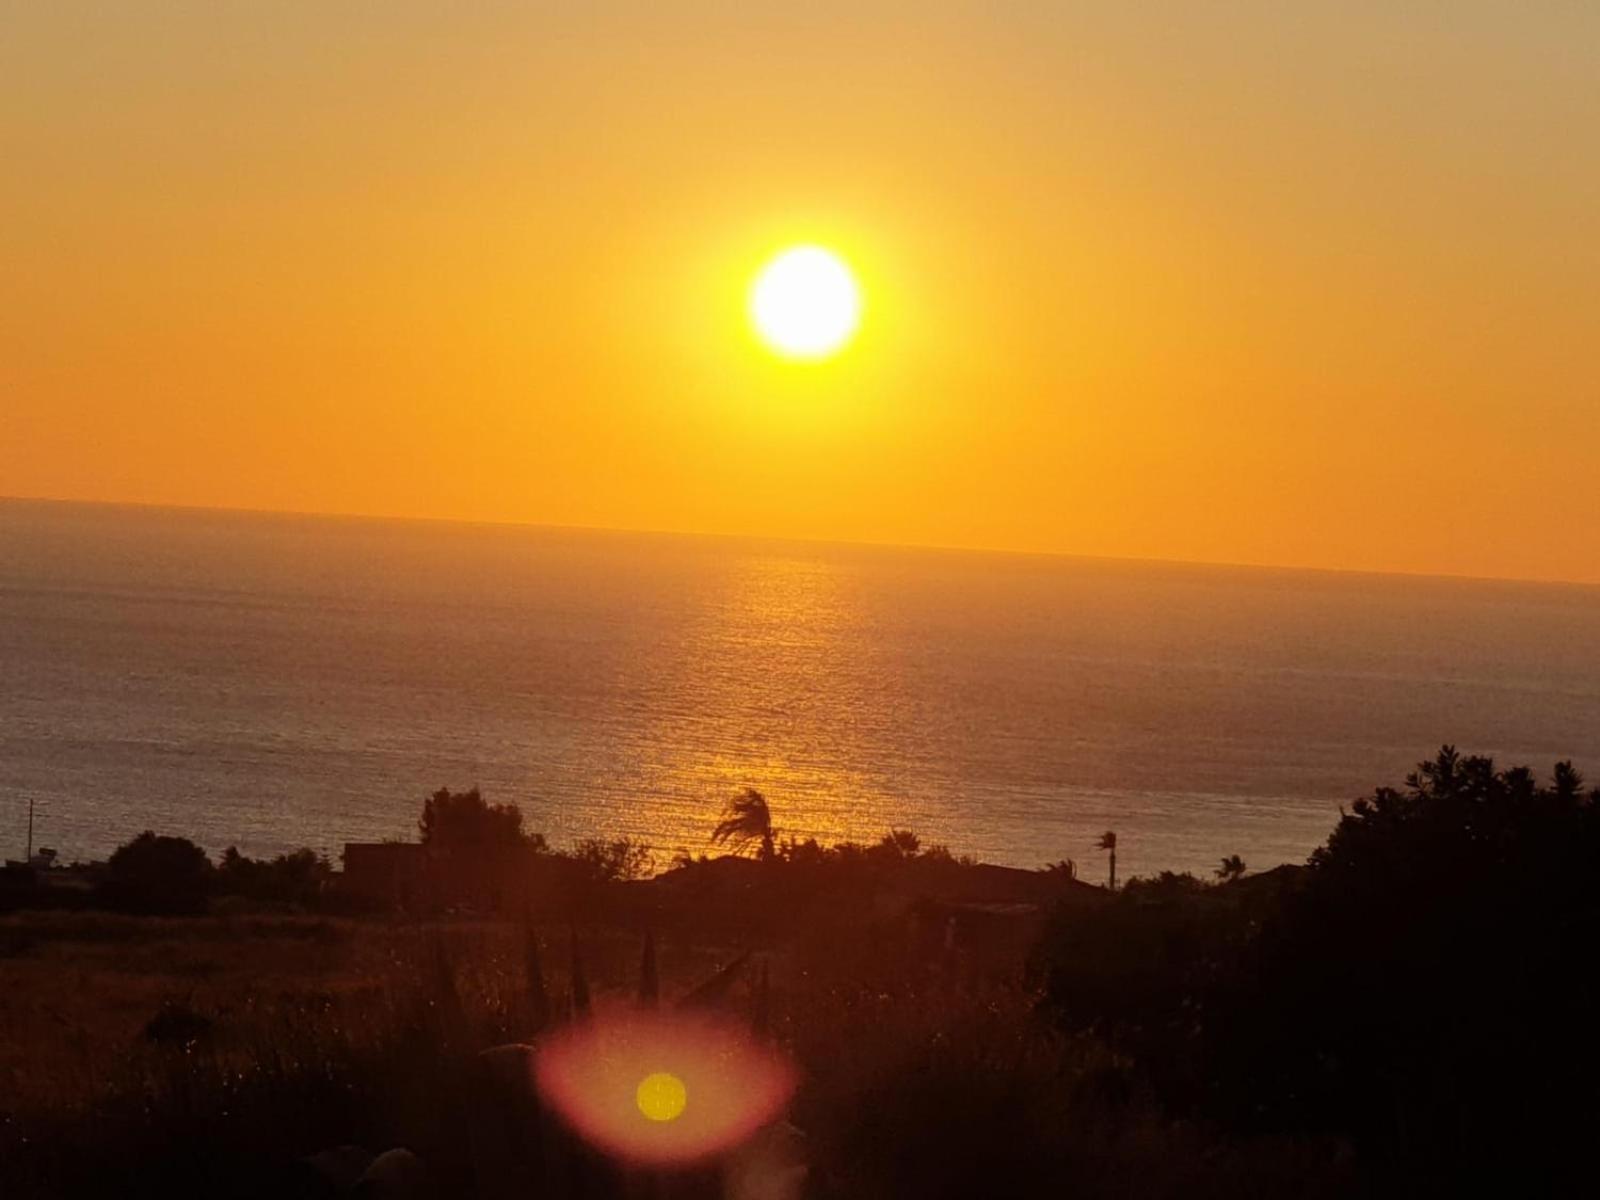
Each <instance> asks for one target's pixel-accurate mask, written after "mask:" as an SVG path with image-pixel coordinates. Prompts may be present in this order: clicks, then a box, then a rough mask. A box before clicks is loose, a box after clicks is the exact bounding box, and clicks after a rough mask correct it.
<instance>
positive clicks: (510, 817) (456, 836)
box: [417, 788, 544, 850]
mask: <svg viewBox="0 0 1600 1200" xmlns="http://www.w3.org/2000/svg"><path fill="white" fill-rule="evenodd" d="M417 831H418V832H419V833H420V834H421V835H422V842H423V845H426V846H436V847H440V848H442V849H468V850H484V849H491V848H502V847H508V846H510V847H522V846H531V847H533V848H534V849H538V850H542V849H544V835H543V834H538V833H533V834H529V833H526V832H524V830H523V828H522V810H521V809H520V808H518V807H517V806H516V805H515V804H490V803H489V802H488V801H486V800H485V799H484V798H483V796H482V794H481V793H480V792H479V791H478V789H477V788H473V789H472V790H471V791H468V792H452V791H451V790H450V789H449V788H440V789H439V790H438V791H437V792H435V793H434V794H433V795H431V796H429V797H428V798H427V799H426V800H425V801H423V804H422V816H421V818H420V819H419V820H418V821H417Z"/></svg>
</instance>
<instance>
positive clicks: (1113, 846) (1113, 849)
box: [1095, 829, 1117, 892]
mask: <svg viewBox="0 0 1600 1200" xmlns="http://www.w3.org/2000/svg"><path fill="white" fill-rule="evenodd" d="M1095 846H1096V848H1098V849H1100V850H1105V851H1108V852H1109V853H1110V855H1111V885H1110V890H1111V891H1113V892H1114V891H1116V890H1117V835H1116V834H1115V833H1113V832H1111V830H1109V829H1108V830H1106V831H1105V832H1104V833H1102V834H1101V835H1100V840H1099V841H1098V842H1096V843H1095Z"/></svg>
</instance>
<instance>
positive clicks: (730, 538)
mask: <svg viewBox="0 0 1600 1200" xmlns="http://www.w3.org/2000/svg"><path fill="white" fill-rule="evenodd" d="M0 504H18V505H38V506H57V507H62V508H93V509H116V510H123V511H128V510H133V511H140V512H154V513H192V514H212V515H217V516H236V517H253V518H264V519H288V520H314V521H350V522H366V523H369V524H399V525H435V526H441V525H443V526H461V527H465V528H474V529H504V530H528V531H539V532H546V533H585V534H601V535H613V536H618V537H645V538H662V539H684V540H704V541H718V542H740V543H745V544H747V545H767V546H773V545H777V546H797V547H802V546H803V547H816V548H828V549H841V550H883V551H900V552H912V553H926V554H952V555H968V556H973V557H994V558H1027V559H1049V560H1059V561H1064V562H1073V563H1096V564H1106V565H1122V566H1147V567H1195V568H1204V569H1210V570H1220V571H1240V572H1252V573H1260V574H1294V575H1323V576H1327V575H1334V576H1354V577H1357V578H1368V579H1392V580H1415V581H1419V582H1427V581H1436V582H1445V583H1467V584H1503V585H1509V586H1534V587H1555V588H1571V589H1577V590H1580V591H1593V592H1600V580H1586V579H1570V578H1564V577H1555V576H1549V577H1543V576H1528V575H1471V574H1462V573H1453V572H1447V571H1396V570H1378V569H1375V568H1369V567H1327V566H1308V565H1304V564H1298V563H1274V562H1251V561H1243V560H1239V561H1230V560H1224V559H1204V558H1163V557H1159V556H1148V557H1146V556H1139V555H1128V554H1086V553H1078V552H1073V551H1069V550H1033V549H1017V548H1012V547H1006V546H975V545H959V544H947V543H935V542H894V541H872V540H867V539H848V538H830V537H820V536H819V537H810V536H801V535H793V534H766V533H751V532H741V531H737V530H704V529H666V528H647V527H642V526H638V527H636V526H624V525H582V524H564V523H561V522H551V521H517V520H510V519H503V518H502V519H491V518H480V517H452V516H419V515H416V514H405V513H380V512H335V511H328V510H323V509H291V508H250V507H239V506H232V505H220V504H176V503H168V502H164V501H141V500H95V499H85V498H82V497H75V496H16V495H0Z"/></svg>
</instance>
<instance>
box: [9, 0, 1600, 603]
mask: <svg viewBox="0 0 1600 1200" xmlns="http://www.w3.org/2000/svg"><path fill="white" fill-rule="evenodd" d="M0 23H3V34H0V146H3V147H4V151H5V159H6V169H5V171H4V172H3V173H0V263H3V264H4V269H3V270H0V494H9V495H36V496H55V497H65V498H84V499H104V500H123V501H141V502H157V503H180V504H203V505H223V506H243V507H258V508H282V509H295V510H311V511H342V512H361V513H387V514H395V515H412V516H438V517H461V518H472V519H490V520H509V521H536V522H551V523H562V524H579V525H599V526H620V527H632V528H667V529H680V530H703V531H722V532H741V533H756V534H772V535H794V536H814V537H826V538H843V539H864V540H873V541H889V542H911V543H932V544H942V545H963V546H987V547H1003V548H1013V549H1029V550H1048V551H1066V552H1077V553H1088V554H1112V555H1134V556H1156V557H1175V558H1190V559H1206V560H1223V561H1248V562H1264V563H1280V564H1294V565H1312V566H1332V567H1355V568H1372V569H1383V570H1390V569H1393V570H1415V571H1446V572H1464V573H1473V574H1488V575H1515V576H1534V577H1564V578H1585V579H1590V580H1600V519H1597V515H1600V514H1597V509H1600V503H1597V501H1596V499H1595V490H1594V483H1593V479H1594V467H1593V454H1594V447H1595V445H1596V444H1597V443H1600V356H1596V355H1595V353H1594V350H1593V347H1594V345H1595V344H1596V343H1597V341H1600V154H1597V153H1596V151H1595V149H1594V147H1595V146H1596V144H1597V143H1596V139H1595V131H1596V129H1597V128H1600V90H1597V89H1596V87H1595V86H1594V80H1595V79H1596V78H1597V77H1600V6H1596V5H1587V4H1558V3H1536V4H1529V5H1507V4H1491V3H1487V2H1467V0H1464V2H1463V3H1459V4H1451V5H1394V4H1391V3H1378V2H1376V0H1358V2H1355V3H1337V4H1336V3H1332V2H1331V0H1323V2H1319V3H1307V4H1296V5H1284V4H1279V3H1268V2H1267V0H1255V2H1243V3H1237V4H1227V5H1203V4H1166V5H1126V4H1121V3H1112V2H1111V0H1086V2H1084V3H1078V4H1071V5H968V4H943V5H927V4H923V3H918V4H911V3H909V2H906V3H889V4H884V5H872V6H862V5H859V4H852V5H843V4H833V3H828V2H822V3H815V4H806V5H792V4H776V3H762V2H754V3H751V4H747V5H722V4H716V5H713V4H710V3H689V4H684V5H670V6H668V5H656V4H646V3H643V2H640V3H634V4H616V3H597V4H586V5H562V6H557V5H545V4H524V3H517V4H512V3H489V4H485V5H473V6H470V7H466V8H463V7H462V6H455V5H434V4H423V3H419V2H416V0H396V2H395V3H392V4H385V5H381V6H365V5H329V4H325V3H321V2H320V0H286V2H285V3H281V4H271V5H265V4H263V5H232V4H227V5H224V4H214V3H201V2H199V0H188V2H169V3H162V4H154V5H151V4H133V3H121V4H113V5H101V4H94V5H91V4H88V3H86V2H84V0H63V2H61V3H55V4H49V5H44V4H31V5H30V4H20V3H19V4H3V5H0ZM796 245H819V246H825V247H828V248H829V249H830V250H832V251H833V252H835V253H836V254H838V255H839V256H840V258H841V259H842V260H843V261H845V262H847V263H848V264H849V266H850V269H851V271H852V273H853V274H854V276H855V277H856V278H857V279H858V280H859V284H860V288H861V294H862V296H863V298H864V301H865V309H864V314H863V319H862V320H861V321H860V324H859V328H857V329H856V331H855V333H854V335H853V337H852V338H851V340H850V343H849V345H848V348H847V350H846V351H845V352H843V353H839V354H837V355H835V356H833V357H831V358H826V359H823V360H819V361H806V362H796V361H793V360H790V359H786V358H784V357H783V356H781V355H776V354H774V353H772V352H771V349H770V347H768V346H766V345H763V344H762V342H761V339H760V338H759V336H758V335H757V334H756V332H755V331H754V330H753V329H752V326H751V321H750V320H749V316H748V302H749V295H750V288H751V286H752V281H753V280H754V279H755V277H756V273H757V271H758V270H759V269H760V267H761V266H762V264H763V263H765V262H768V261H770V259H771V258H772V257H773V256H774V255H775V254H777V253H778V252H779V251H781V250H782V249H783V248H784V247H787V246H796Z"/></svg>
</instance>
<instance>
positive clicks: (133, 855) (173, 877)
mask: <svg viewBox="0 0 1600 1200" xmlns="http://www.w3.org/2000/svg"><path fill="white" fill-rule="evenodd" d="M211 884H212V867H211V860H210V859H208V858H207V857H206V852H205V851H204V850H202V849H200V847H199V846H196V845H195V844H194V843H193V842H191V841H190V840H189V839H188V838H181V837H160V836H157V835H156V834H154V833H152V832H151V831H150V830H148V829H147V830H145V831H144V832H143V833H141V834H140V835H139V836H138V837H136V838H134V839H133V840H132V841H131V842H126V843H124V844H123V845H121V846H119V847H117V849H116V851H115V852H114V853H113V854H112V855H111V859H110V861H109V862H108V863H107V864H106V881H105V884H104V886H103V890H102V898H103V899H104V900H105V901H106V903H107V904H109V905H110V906H111V907H113V908H120V909H124V910H126V911H128V912H136V913H151V914H164V915H169V916H176V915H185V914H192V913H198V912H203V911H204V910H205V907H206V897H207V896H208V895H209V893H210V891H211Z"/></svg>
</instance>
